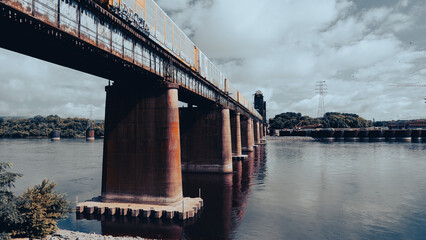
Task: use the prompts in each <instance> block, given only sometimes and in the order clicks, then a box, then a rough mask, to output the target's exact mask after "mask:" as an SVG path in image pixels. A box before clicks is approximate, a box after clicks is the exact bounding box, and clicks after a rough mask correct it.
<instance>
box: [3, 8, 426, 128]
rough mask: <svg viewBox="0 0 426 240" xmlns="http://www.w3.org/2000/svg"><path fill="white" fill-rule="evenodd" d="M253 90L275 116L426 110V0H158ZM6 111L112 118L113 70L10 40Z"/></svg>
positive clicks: (384, 116)
mask: <svg viewBox="0 0 426 240" xmlns="http://www.w3.org/2000/svg"><path fill="white" fill-rule="evenodd" d="M157 3H158V4H159V5H160V7H162V8H163V9H164V10H165V11H166V12H167V13H168V14H169V15H170V17H171V18H172V19H173V20H174V21H175V23H177V24H178V25H179V26H180V27H181V29H182V30H184V32H185V33H186V34H187V35H188V36H189V37H190V38H191V39H192V41H193V42H194V43H195V44H196V45H198V46H199V48H200V49H201V50H202V51H203V52H204V53H205V54H206V55H207V56H208V57H209V58H211V59H212V60H213V61H214V62H215V63H216V64H217V65H218V66H219V68H220V69H221V70H222V71H223V72H224V73H225V74H226V76H227V78H228V79H229V80H230V81H231V82H232V83H233V85H234V86H235V87H236V88H237V89H239V90H240V91H241V92H242V93H243V94H244V96H246V98H250V97H251V96H252V94H253V93H254V92H255V91H256V90H259V89H260V90H261V91H262V92H263V93H264V96H265V99H266V101H267V108H268V118H270V117H273V116H274V115H276V114H279V113H282V112H289V111H292V112H301V113H302V114H304V115H309V116H312V117H316V115H317V109H318V95H317V94H316V93H315V83H316V82H317V81H325V82H326V84H327V86H328V93H327V95H326V96H325V110H326V111H327V112H329V111H333V112H349V113H357V114H358V115H360V116H363V117H365V118H367V119H371V120H372V119H373V118H374V119H375V120H390V119H414V118H426V104H425V103H424V102H425V101H424V100H423V99H424V98H425V97H426V91H425V90H426V87H397V86H390V85H392V84H394V83H410V84H418V85H426V80H425V79H426V78H425V76H426V68H425V67H426V38H425V36H426V26H425V23H426V2H424V1H423V0H400V1H398V0H374V1H373V0H357V1H347V0H341V1H340V0H265V1H258V0H244V1H240V0H238V1H237V0H158V1H157ZM0 68H1V71H0V81H1V84H2V85H1V88H0V116H11V115H20V116H34V115H37V114H40V115H49V114H57V115H59V116H61V117H74V116H76V117H89V116H90V105H93V114H94V117H95V118H97V119H103V118H104V107H105V92H104V86H105V85H106V84H107V81H106V80H105V79H101V78H97V77H94V76H91V75H87V74H84V73H80V72H77V71H74V70H70V69H66V68H64V67H60V66H57V65H53V64H50V63H46V62H43V61H40V60H36V59H33V58H30V57H26V56H23V55H19V54H16V53H12V52H10V51H7V50H4V49H0Z"/></svg>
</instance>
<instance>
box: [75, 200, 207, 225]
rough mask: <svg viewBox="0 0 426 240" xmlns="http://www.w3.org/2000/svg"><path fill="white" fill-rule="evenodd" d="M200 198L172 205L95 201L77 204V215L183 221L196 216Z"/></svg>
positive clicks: (198, 210)
mask: <svg viewBox="0 0 426 240" xmlns="http://www.w3.org/2000/svg"><path fill="white" fill-rule="evenodd" d="M203 204H204V202H203V199H201V198H187V197H186V198H183V200H182V201H181V202H180V203H176V204H174V205H155V204H138V203H113V202H110V203H106V202H101V201H99V200H97V199H92V200H90V201H86V202H82V203H78V204H77V206H76V212H77V213H83V212H85V213H87V214H93V215H110V216H116V215H118V216H129V217H142V218H165V219H174V218H177V219H180V220H185V219H189V218H193V217H194V216H196V215H197V214H198V213H199V212H200V210H201V209H202V208H203Z"/></svg>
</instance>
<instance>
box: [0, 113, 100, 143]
mask: <svg viewBox="0 0 426 240" xmlns="http://www.w3.org/2000/svg"><path fill="white" fill-rule="evenodd" d="M89 125H90V120H89V119H87V118H60V117H58V116H57V115H49V116H47V117H43V116H39V115H38V116H35V117H33V118H19V119H16V118H11V119H5V118H0V137H1V138H25V137H48V136H49V134H50V133H51V132H52V131H53V130H59V131H60V132H61V137H64V138H82V137H85V135H86V130H87V129H88V128H89ZM93 129H94V130H95V137H103V135H104V123H103V122H96V123H94V124H93Z"/></svg>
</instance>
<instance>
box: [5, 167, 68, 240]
mask: <svg viewBox="0 0 426 240" xmlns="http://www.w3.org/2000/svg"><path fill="white" fill-rule="evenodd" d="M10 167H11V164H9V163H0V182H1V183H0V193H1V194H2V195H1V196H0V197H1V199H0V200H1V201H0V213H1V214H0V233H1V234H0V237H1V238H2V239H3V238H7V237H8V236H10V234H11V235H12V236H14V237H29V238H44V237H46V236H47V235H48V234H51V233H53V232H55V231H56V229H57V226H56V221H57V220H60V219H63V218H65V217H66V214H67V213H69V212H70V211H71V208H70V202H69V201H68V200H67V199H66V196H65V195H64V194H58V193H56V192H55V186H56V184H55V183H54V182H49V181H48V180H46V179H45V180H43V181H42V183H41V184H40V185H36V186H34V187H31V188H28V189H27V191H26V192H24V193H23V194H22V196H20V197H15V196H14V195H13V193H12V192H11V191H10V189H11V187H13V183H14V182H15V180H16V178H18V177H20V176H22V175H21V174H17V173H10V172H7V171H6V169H7V168H10ZM3 179H4V181H3ZM3 183H5V184H3ZM3 193H6V194H3Z"/></svg>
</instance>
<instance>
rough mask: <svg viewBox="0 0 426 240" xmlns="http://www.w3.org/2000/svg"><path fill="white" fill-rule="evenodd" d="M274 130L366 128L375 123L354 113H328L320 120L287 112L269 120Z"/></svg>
mask: <svg viewBox="0 0 426 240" xmlns="http://www.w3.org/2000/svg"><path fill="white" fill-rule="evenodd" d="M269 124H270V127H271V128H272V129H284V128H289V129H292V128H295V127H296V126H297V127H304V126H320V127H323V128H364V127H371V126H373V123H372V122H371V121H368V120H366V119H364V118H362V117H360V116H358V115H356V114H353V113H338V112H328V113H326V114H324V116H323V117H320V118H311V117H309V116H302V114H301V113H294V112H286V113H281V114H278V115H276V116H275V117H274V118H271V119H269Z"/></svg>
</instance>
